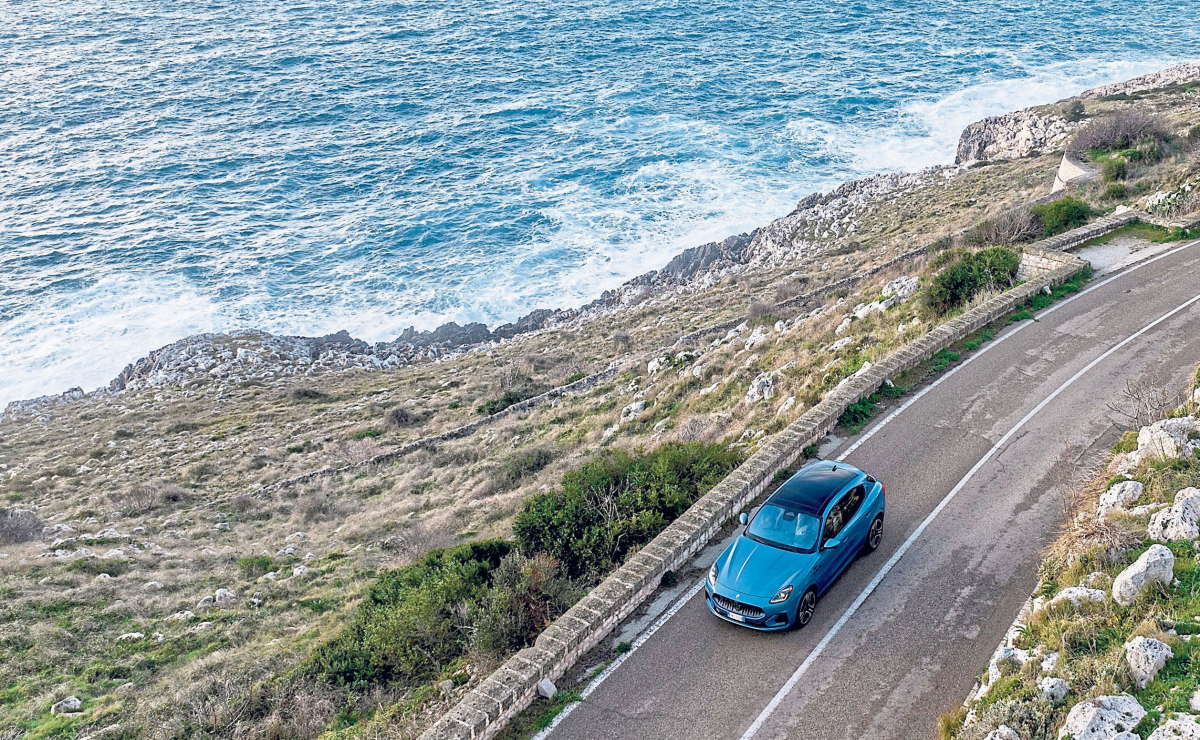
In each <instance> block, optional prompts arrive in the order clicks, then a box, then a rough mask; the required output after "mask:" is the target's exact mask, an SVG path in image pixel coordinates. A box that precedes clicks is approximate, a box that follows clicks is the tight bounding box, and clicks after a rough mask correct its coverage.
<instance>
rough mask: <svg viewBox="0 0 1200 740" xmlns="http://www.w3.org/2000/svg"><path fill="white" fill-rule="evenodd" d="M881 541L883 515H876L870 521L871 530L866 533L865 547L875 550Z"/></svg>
mask: <svg viewBox="0 0 1200 740" xmlns="http://www.w3.org/2000/svg"><path fill="white" fill-rule="evenodd" d="M882 541H883V517H878V518H876V519H875V521H873V522H871V531H870V533H869V534H868V535H867V547H869V548H871V549H872V550H875V549H876V548H878V547H879V543H880V542H882Z"/></svg>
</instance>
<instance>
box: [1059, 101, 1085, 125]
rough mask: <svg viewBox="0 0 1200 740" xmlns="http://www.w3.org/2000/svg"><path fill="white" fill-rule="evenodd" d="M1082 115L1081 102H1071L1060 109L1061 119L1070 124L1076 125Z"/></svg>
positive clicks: (1081, 118)
mask: <svg viewBox="0 0 1200 740" xmlns="http://www.w3.org/2000/svg"><path fill="white" fill-rule="evenodd" d="M1083 115H1084V107H1083V101H1082V100H1072V101H1071V102H1069V103H1067V104H1065V105H1063V107H1062V117H1063V118H1065V119H1067V120H1068V121H1070V122H1071V123H1078V122H1079V121H1082V120H1083Z"/></svg>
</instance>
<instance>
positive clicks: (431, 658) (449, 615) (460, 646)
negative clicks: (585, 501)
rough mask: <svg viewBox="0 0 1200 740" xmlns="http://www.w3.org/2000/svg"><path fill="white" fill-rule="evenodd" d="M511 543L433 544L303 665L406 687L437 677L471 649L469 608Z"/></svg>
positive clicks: (322, 674)
mask: <svg viewBox="0 0 1200 740" xmlns="http://www.w3.org/2000/svg"><path fill="white" fill-rule="evenodd" d="M511 549H512V545H510V544H509V543H508V542H506V541H504V540H487V541H483V542H474V543H471V544H467V545H460V546H458V547H452V548H447V549H443V550H433V551H432V552H430V553H428V554H427V555H425V557H423V558H421V559H420V560H419V561H417V562H416V563H414V564H412V565H409V566H406V567H403V568H397V569H395V570H391V571H388V572H386V573H384V574H383V575H381V576H380V577H379V578H378V580H376V581H375V583H374V584H373V585H372V586H371V587H370V589H368V590H367V595H366V597H365V598H363V600H362V603H360V604H359V606H358V610H357V612H356V613H355V614H354V616H353V617H352V618H351V621H350V623H349V624H348V625H346V627H344V628H343V629H342V631H341V633H340V634H338V635H337V636H336V637H335V638H333V639H332V640H330V641H329V642H327V643H324V644H322V645H319V646H318V647H317V648H316V649H315V650H314V651H313V652H312V653H311V654H310V655H309V657H308V659H307V660H305V661H304V663H303V665H302V666H301V671H302V672H303V673H306V674H308V675H310V676H313V677H315V678H319V679H322V680H325V681H328V682H330V683H334V684H341V685H350V686H363V685H366V684H368V683H377V682H383V683H387V682H394V683H402V684H405V685H409V686H411V685H414V684H417V683H424V682H426V681H429V680H432V679H433V678H435V677H436V676H437V675H438V674H439V673H440V672H441V671H442V670H443V669H444V668H445V667H446V666H447V665H449V664H450V663H451V662H453V661H455V660H457V659H459V658H461V657H462V656H463V655H464V653H465V652H466V650H467V647H468V640H469V638H468V633H467V631H466V630H465V629H464V626H466V625H464V624H462V623H461V618H462V615H463V612H464V611H465V612H466V613H467V614H469V613H470V612H472V611H474V610H475V609H476V608H478V605H479V604H480V603H481V602H482V601H483V600H484V599H485V598H486V596H487V589H488V585H489V584H490V583H491V578H492V574H493V572H494V571H495V570H496V569H497V568H498V567H499V566H500V562H501V560H503V559H504V557H505V556H506V555H508V554H509V552H510V551H511Z"/></svg>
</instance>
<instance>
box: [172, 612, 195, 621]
mask: <svg viewBox="0 0 1200 740" xmlns="http://www.w3.org/2000/svg"><path fill="white" fill-rule="evenodd" d="M194 616H196V614H195V612H190V611H187V610H184V611H181V612H175V613H174V614H172V615H171V616H169V617H167V619H166V621H168V622H186V621H187V620H189V619H191V618H192V617H194Z"/></svg>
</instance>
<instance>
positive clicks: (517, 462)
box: [500, 447, 554, 488]
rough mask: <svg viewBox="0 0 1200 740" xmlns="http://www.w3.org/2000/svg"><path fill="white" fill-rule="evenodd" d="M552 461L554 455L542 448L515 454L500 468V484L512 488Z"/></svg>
mask: <svg viewBox="0 0 1200 740" xmlns="http://www.w3.org/2000/svg"><path fill="white" fill-rule="evenodd" d="M553 460H554V453H553V452H551V451H550V450H548V449H545V448H544V447H534V448H533V449H529V450H521V451H519V452H515V453H513V454H512V455H510V456H509V457H508V459H507V460H505V461H504V464H503V465H501V466H500V482H501V483H503V484H504V485H505V486H506V487H509V488H512V487H515V486H516V485H517V484H519V483H520V482H521V481H522V480H524V479H525V477H526V476H529V475H533V474H534V473H536V472H538V471H540V470H542V469H543V468H545V467H546V466H547V465H549V464H550V463H551V462H552V461H553Z"/></svg>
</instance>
